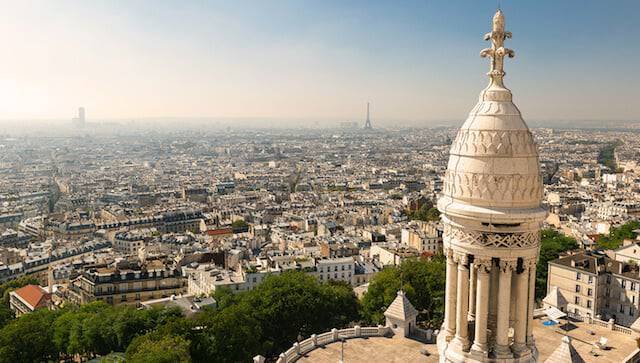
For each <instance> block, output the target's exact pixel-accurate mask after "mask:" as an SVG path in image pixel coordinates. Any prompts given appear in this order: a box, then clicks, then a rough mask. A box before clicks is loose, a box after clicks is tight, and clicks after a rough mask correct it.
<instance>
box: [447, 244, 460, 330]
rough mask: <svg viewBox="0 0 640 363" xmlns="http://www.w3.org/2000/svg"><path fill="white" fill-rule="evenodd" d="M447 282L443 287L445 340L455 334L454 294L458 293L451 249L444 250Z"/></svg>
mask: <svg viewBox="0 0 640 363" xmlns="http://www.w3.org/2000/svg"><path fill="white" fill-rule="evenodd" d="M446 256H447V284H446V287H445V298H444V300H445V305H444V329H445V331H444V333H445V334H446V335H445V336H446V340H447V341H451V339H452V338H453V336H454V335H455V334H456V297H457V296H456V294H457V293H458V292H457V291H458V266H457V263H456V262H455V260H454V258H453V251H452V250H451V249H447V250H446Z"/></svg>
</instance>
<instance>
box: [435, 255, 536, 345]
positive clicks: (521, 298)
mask: <svg viewBox="0 0 640 363" xmlns="http://www.w3.org/2000/svg"><path fill="white" fill-rule="evenodd" d="M446 256H447V282H446V290H445V299H446V303H445V321H444V332H445V334H446V339H447V341H449V342H450V343H449V344H454V345H456V346H457V348H458V349H459V350H461V351H463V352H469V353H470V354H472V355H474V356H478V358H481V357H488V356H489V355H491V356H492V357H495V358H512V357H523V356H526V355H529V354H531V348H532V347H533V346H534V342H533V334H532V329H533V325H532V322H533V309H534V297H535V276H536V259H535V258H511V257H510V258H495V257H490V256H480V255H470V254H467V253H465V252H460V251H454V250H452V249H448V250H447V253H446ZM491 274H497V275H498V277H497V279H491V278H490V275H491ZM492 281H493V282H494V283H495V282H496V281H497V284H498V286H497V289H491V283H492ZM491 291H494V294H495V295H497V296H492V294H491ZM512 299H513V300H514V301H515V303H514V304H512ZM492 302H493V303H495V304H496V305H497V311H496V316H495V323H494V324H493V323H492V324H489V304H491V303H492ZM511 309H514V311H510V310H511ZM470 327H473V332H472V333H473V335H471V332H470ZM510 328H513V337H512V338H510V337H509V329H510ZM458 349H456V350H458Z"/></svg>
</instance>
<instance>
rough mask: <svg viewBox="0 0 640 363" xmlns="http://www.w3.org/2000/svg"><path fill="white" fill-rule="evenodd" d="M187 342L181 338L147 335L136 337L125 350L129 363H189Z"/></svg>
mask: <svg viewBox="0 0 640 363" xmlns="http://www.w3.org/2000/svg"><path fill="white" fill-rule="evenodd" d="M189 345H190V343H189V341H188V340H186V339H184V338H183V337H181V336H171V335H166V336H161V337H156V336H155V335H154V334H147V335H142V336H138V337H136V338H135V339H134V340H133V342H131V345H130V346H129V348H128V349H127V353H126V357H127V362H130V363H189V362H191V356H190V353H189Z"/></svg>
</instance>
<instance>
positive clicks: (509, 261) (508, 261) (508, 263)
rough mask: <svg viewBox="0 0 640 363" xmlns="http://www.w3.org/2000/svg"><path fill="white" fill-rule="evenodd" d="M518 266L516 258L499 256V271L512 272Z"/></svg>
mask: <svg viewBox="0 0 640 363" xmlns="http://www.w3.org/2000/svg"><path fill="white" fill-rule="evenodd" d="M516 266H518V259H516V258H501V259H500V272H502V273H506V272H507V271H509V272H513V271H514V270H515V269H516Z"/></svg>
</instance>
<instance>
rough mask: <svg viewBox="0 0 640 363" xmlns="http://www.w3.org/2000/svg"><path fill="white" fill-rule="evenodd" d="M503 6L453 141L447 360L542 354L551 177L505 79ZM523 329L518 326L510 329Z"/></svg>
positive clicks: (526, 358)
mask: <svg viewBox="0 0 640 363" xmlns="http://www.w3.org/2000/svg"><path fill="white" fill-rule="evenodd" d="M510 37H511V33H509V32H506V31H505V30H504V16H503V14H502V12H501V11H500V10H498V12H497V13H496V14H495V16H494V17H493V28H492V31H491V32H490V33H488V34H487V35H485V39H486V40H490V41H491V44H492V46H491V48H487V49H485V50H483V51H482V52H481V53H480V54H481V56H483V57H487V56H488V57H490V59H491V70H490V72H489V73H488V75H489V78H490V83H489V86H488V87H487V88H485V89H484V90H483V91H482V92H481V93H480V99H479V102H478V104H477V105H476V106H475V107H474V108H473V109H472V110H471V112H470V114H469V117H468V118H467V120H466V122H465V123H464V124H463V125H462V127H461V128H460V130H459V132H458V135H457V137H456V139H455V140H454V141H453V144H452V146H451V150H450V158H449V164H448V168H447V172H446V174H445V178H444V184H443V193H442V196H441V198H440V199H439V201H438V209H439V210H440V212H442V220H443V223H444V234H443V244H444V252H445V255H446V256H447V282H446V291H445V299H446V303H445V322H444V325H443V328H442V330H443V333H442V334H440V335H439V336H438V349H439V351H440V360H441V361H442V362H534V361H536V360H537V350H536V348H535V342H534V340H533V335H532V329H533V325H532V320H533V308H534V289H535V274H536V262H537V257H538V254H539V248H540V226H541V223H542V221H543V220H544V219H545V218H546V211H545V210H544V209H542V207H541V201H542V196H543V188H542V177H541V174H540V165H539V160H538V151H537V146H536V144H535V142H534V139H533V136H532V134H531V132H530V131H529V129H528V127H527V125H526V124H525V122H524V120H523V119H522V116H521V115H520V111H519V110H518V108H517V107H516V106H515V104H513V102H512V94H511V91H510V90H508V89H507V88H506V87H505V86H504V84H503V77H504V75H505V72H504V69H503V65H504V57H505V56H508V57H513V54H514V53H513V51H512V50H510V49H507V48H505V47H504V40H505V39H507V38H510ZM510 329H513V335H512V336H511V335H510V334H509V331H510Z"/></svg>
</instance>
